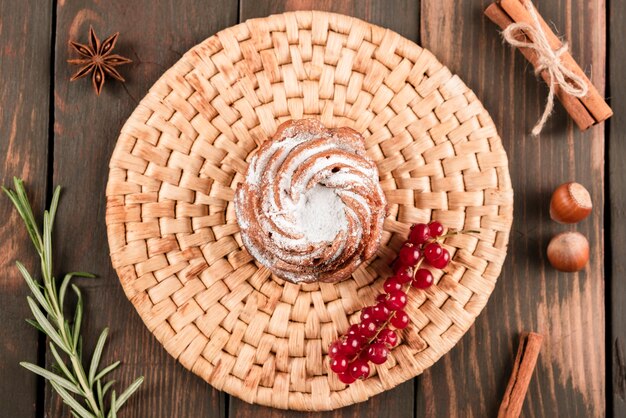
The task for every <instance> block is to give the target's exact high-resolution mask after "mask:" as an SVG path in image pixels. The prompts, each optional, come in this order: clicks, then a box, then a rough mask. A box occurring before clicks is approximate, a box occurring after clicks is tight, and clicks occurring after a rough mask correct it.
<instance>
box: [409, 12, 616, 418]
mask: <svg viewBox="0 0 626 418" xmlns="http://www.w3.org/2000/svg"><path fill="white" fill-rule="evenodd" d="M487 4H488V2H487V1H464V2H458V1H454V0H444V1H441V0H422V14H421V16H422V18H421V23H422V24H421V28H422V29H421V35H422V36H421V38H422V44H423V46H425V47H426V48H429V49H430V50H431V51H433V53H434V54H435V55H436V56H437V57H438V58H439V59H440V60H441V61H442V62H443V63H444V64H446V65H448V66H449V67H450V69H451V70H452V71H453V72H456V73H458V74H459V75H460V77H461V78H462V79H463V80H464V81H465V82H466V83H467V84H468V85H469V86H470V87H471V88H473V89H474V91H475V92H476V94H477V95H478V97H479V98H480V99H481V100H482V101H483V103H484V105H485V107H486V108H487V110H489V111H490V113H491V115H492V117H493V118H494V120H495V122H496V126H498V128H499V131H500V135H501V136H502V139H503V142H504V146H505V149H506V150H507V152H508V156H509V161H510V168H511V177H512V181H513V188H514V189H515V193H516V195H515V202H516V204H515V221H514V225H513V232H512V234H511V242H510V250H509V255H508V259H507V262H506V263H505V266H504V269H503V274H502V275H501V277H500V279H499V282H498V285H497V287H496V290H495V291H494V293H493V294H492V295H491V299H490V301H489V303H488V304H487V308H486V309H485V311H484V312H483V313H482V314H481V316H480V317H479V318H478V320H477V321H476V324H475V326H474V327H473V328H472V329H471V330H470V332H469V333H468V334H467V335H466V336H465V337H464V338H463V339H462V340H461V342H460V343H459V344H458V345H457V346H456V347H455V348H454V349H453V350H452V351H451V352H450V353H449V354H448V355H446V356H445V357H444V358H443V359H442V360H441V361H440V362H439V363H437V364H435V365H434V366H433V367H432V368H430V369H429V370H428V371H427V372H426V373H424V375H423V376H422V377H421V378H419V379H418V391H417V394H418V399H417V403H416V404H417V410H416V414H417V415H420V416H421V415H423V414H425V415H427V416H451V417H453V416H462V417H469V416H474V417H483V416H493V415H495V414H496V412H497V409H498V404H499V402H500V399H501V398H502V395H503V393H504V389H505V387H506V379H507V376H508V375H509V374H510V372H511V368H512V366H513V359H514V354H515V351H514V350H515V347H516V346H517V342H518V337H517V335H518V334H519V332H521V331H522V330H524V329H527V330H532V331H536V332H539V333H541V334H544V335H545V339H544V346H543V348H542V352H541V354H540V358H539V362H538V365H537V370H536V373H535V375H534V376H533V378H532V381H531V384H530V388H529V391H528V395H527V398H526V402H525V403H524V408H523V411H522V416H525V417H543V416H570V417H571V416H602V415H603V414H604V410H605V386H604V380H605V359H604V357H605V350H604V282H603V255H604V249H603V192H604V179H603V175H604V127H603V126H598V127H595V128H593V129H591V130H589V131H587V132H585V133H580V132H579V131H578V130H577V129H576V128H575V127H574V125H573V123H572V121H571V120H569V119H568V117H567V115H566V113H565V111H564V110H563V109H562V108H561V107H560V106H559V107H557V110H556V112H555V114H554V115H553V117H552V119H551V120H550V121H549V122H548V124H547V126H546V128H544V132H543V134H542V135H541V137H539V138H533V137H531V136H530V135H529V134H528V133H529V132H530V130H531V128H532V126H533V125H534V123H535V122H536V120H537V118H538V117H539V116H540V114H541V111H542V106H543V104H544V101H545V98H546V95H547V89H546V87H545V85H542V84H540V83H539V82H538V81H537V80H536V79H535V77H534V76H533V74H532V72H530V71H529V70H528V65H527V64H526V62H525V61H524V59H523V58H522V57H521V55H520V54H519V53H517V52H515V51H513V50H512V49H511V48H509V47H508V46H505V45H503V44H502V41H501V39H500V37H499V35H498V33H497V29H496V27H495V25H493V24H492V23H491V22H489V21H488V20H487V19H486V18H485V17H484V16H483V15H482V11H483V10H484V8H485V7H486V6H487ZM538 8H539V10H540V12H541V14H542V15H543V16H544V18H545V19H546V20H548V21H553V22H554V24H555V25H556V27H557V28H559V31H560V33H561V34H562V35H564V36H565V37H566V39H567V40H569V41H570V45H571V48H572V53H573V55H574V57H576V58H577V60H578V62H579V63H580V64H581V66H582V67H583V68H584V69H586V70H587V72H588V73H590V75H591V79H592V81H593V82H594V84H595V85H596V87H598V89H599V91H601V92H603V91H604V82H605V80H604V75H605V73H604V67H605V45H606V42H605V3H604V1H597V2H588V1H585V0H559V1H554V2H540V3H538ZM590 69H592V70H593V71H589V70H590ZM571 180H576V181H578V182H580V183H582V184H583V185H585V186H586V187H587V188H588V189H589V191H590V193H591V195H592V198H593V203H594V206H595V210H594V211H593V213H592V215H591V216H590V217H589V218H587V219H586V220H584V221H583V222H581V223H580V224H578V225H576V226H564V225H559V224H557V223H555V222H553V221H551V220H550V219H549V214H548V206H549V200H550V195H551V193H552V191H553V190H554V188H556V186H558V185H559V184H561V183H563V182H566V181H571ZM566 230H578V231H579V232H581V233H583V234H585V235H586V236H587V237H588V239H589V241H590V246H591V262H590V264H589V266H588V267H587V268H586V269H585V270H583V271H582V272H580V273H575V274H565V273H557V272H556V271H555V270H553V269H552V268H551V267H550V265H549V264H548V262H547V260H546V257H545V249H546V247H547V244H548V241H549V239H550V238H551V236H553V235H555V234H556V233H558V232H561V231H566Z"/></svg>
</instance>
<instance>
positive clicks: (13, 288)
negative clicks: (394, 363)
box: [0, 0, 626, 418]
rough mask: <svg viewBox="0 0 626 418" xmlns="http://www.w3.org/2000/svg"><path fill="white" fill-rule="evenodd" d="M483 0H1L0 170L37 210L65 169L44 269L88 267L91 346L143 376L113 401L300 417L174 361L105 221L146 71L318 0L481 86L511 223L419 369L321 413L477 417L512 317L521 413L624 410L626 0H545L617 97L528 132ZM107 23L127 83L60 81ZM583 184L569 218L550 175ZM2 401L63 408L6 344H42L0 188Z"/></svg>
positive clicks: (40, 411) (530, 81) (487, 399)
mask: <svg viewBox="0 0 626 418" xmlns="http://www.w3.org/2000/svg"><path fill="white" fill-rule="evenodd" d="M486 5H487V1H484V0H421V1H420V0H393V1H386V0H362V1H359V0H353V1H339V0H309V1H307V0H293V1H285V2H283V1H278V0H275V1H272V0H239V1H237V0H159V1H154V0H132V1H127V0H106V1H102V0H52V1H43V0H0V161H1V165H0V182H1V184H4V185H8V184H9V183H10V179H11V177H13V176H20V177H23V178H24V179H25V180H26V182H27V185H28V190H29V192H30V195H31V198H32V199H33V200H34V202H35V209H36V210H37V211H38V212H39V211H42V210H43V208H44V206H45V205H47V203H48V202H49V200H50V197H51V193H52V188H53V185H56V184H61V185H63V186H64V187H65V191H64V194H63V198H62V203H61V210H60V214H59V216H58V221H57V229H56V235H55V236H56V244H55V247H56V254H55V256H56V262H57V270H59V271H70V270H81V269H82V270H88V271H92V272H94V273H97V274H98V275H99V276H100V278H99V279H95V280H82V281H79V285H80V286H81V288H82V289H83V290H84V293H85V296H86V299H87V309H86V313H85V315H86V318H85V321H86V322H85V325H84V330H85V333H86V341H85V342H86V347H87V348H88V349H90V348H91V347H93V345H94V343H95V339H96V337H97V333H98V331H99V330H100V329H102V328H103V327H105V326H107V325H108V326H110V327H111V331H112V332H111V339H110V344H109V347H108V350H107V351H106V357H107V359H118V358H119V359H122V360H123V363H124V364H123V367H122V368H121V369H120V372H119V373H118V375H117V379H119V380H120V381H121V382H123V383H128V382H130V380H131V379H132V378H133V377H135V376H138V375H145V376H146V381H145V384H144V386H143V387H142V389H141V391H140V392H139V394H138V395H137V396H135V397H134V398H132V400H131V401H130V402H129V403H128V404H127V406H126V407H125V408H124V409H123V414H122V416H123V417H164V418H170V417H226V416H229V417H259V416H270V415H271V416H292V417H294V416H301V415H302V414H299V413H294V412H284V411H279V410H272V409H268V408H262V407H257V406H250V405H248V404H246V403H244V402H242V401H240V400H238V399H236V398H233V397H229V396H227V395H225V394H224V393H222V392H219V391H217V390H215V389H213V388H212V387H210V386H209V385H207V384H206V383H205V382H204V381H202V380H201V379H200V378H198V377H196V376H195V375H193V374H191V373H190V372H187V371H186V370H185V369H184V368H183V367H182V366H180V365H179V364H177V363H176V362H175V361H174V360H173V359H172V358H171V357H170V356H169V355H168V354H167V353H166V352H165V350H164V349H163V348H162V347H161V346H160V345H159V343H158V342H157V341H156V339H155V338H154V337H152V335H151V334H150V333H149V332H148V330H147V329H146V328H145V327H144V325H143V323H142V322H141V320H140V318H139V316H138V315H137V314H136V313H135V311H134V309H133V307H132V305H131V304H130V302H128V301H127V300H126V298H125V297H124V294H123V292H122V288H121V286H120V284H119V282H118V280H117V277H116V275H115V272H114V270H113V268H112V267H111V262H110V259H109V255H108V253H109V251H108V246H107V241H106V232H105V224H104V210H105V198H104V189H105V184H106V181H107V173H108V168H107V165H108V161H109V158H110V155H111V152H112V150H113V147H114V144H115V141H116V138H117V135H118V133H119V131H120V128H121V126H122V124H123V123H124V121H125V119H126V118H127V117H128V116H129V115H130V113H131V111H132V110H133V109H134V107H135V106H136V105H137V103H138V101H139V100H140V99H141V98H142V97H143V95H144V94H145V93H146V91H147V89H148V88H149V87H150V86H151V85H152V84H153V83H154V81H155V80H156V79H157V78H158V77H159V76H160V75H161V74H162V73H163V72H164V71H165V70H166V69H167V68H169V67H170V66H171V65H172V64H174V63H175V62H176V61H177V60H178V59H179V58H180V56H181V55H182V54H183V53H184V52H185V51H186V50H187V49H189V48H190V47H192V46H193V45H195V44H196V43H198V42H200V41H202V40H203V39H204V38H206V37H208V36H210V35H212V34H214V33H215V32H216V31H218V30H220V29H222V28H225V27H227V26H230V25H233V24H236V23H237V22H240V21H243V20H245V19H248V18H251V17H257V16H265V15H269V14H272V13H279V12H282V11H285V10H296V9H321V10H331V11H335V12H340V13H345V14H348V15H352V16H356V17H359V18H362V19H365V20H368V21H371V22H373V23H376V24H378V25H382V26H385V27H388V28H391V29H393V30H395V31H397V32H399V33H400V34H402V35H404V36H405V37H407V38H409V39H411V40H414V41H416V42H418V43H419V44H421V45H423V46H425V47H426V48H429V49H430V50H431V51H432V52H433V53H434V54H435V55H436V56H437V57H438V58H439V59H440V60H441V61H442V62H443V63H444V64H445V65H447V66H448V67H450V69H451V70H452V71H453V72H456V73H458V74H459V75H460V76H461V78H462V79H463V80H464V81H465V82H466V83H467V84H468V85H469V86H470V87H471V88H472V89H474V91H475V92H476V94H477V95H478V97H479V98H480V99H481V100H482V101H483V103H484V105H485V107H486V108H487V109H488V110H489V112H490V113H491V115H492V117H493V119H494V120H495V122H496V125H497V127H498V129H499V132H500V134H501V136H502V139H503V141H504V146H505V148H506V150H507V152H508V155H509V160H510V169H511V177H512V181H513V187H514V189H515V222H514V224H513V232H512V234H511V242H510V247H509V255H508V258H507V261H506V264H505V266H504V270H503V273H502V275H501V277H500V280H499V282H498V285H497V287H496V289H495V291H494V293H493V295H492V297H491V299H490V301H489V303H488V305H487V307H486V309H485V310H484V311H483V313H482V314H481V316H480V317H479V318H478V320H477V321H476V324H475V325H474V327H473V328H472V329H471V330H470V331H469V332H468V333H467V334H466V336H465V337H463V339H462V340H461V341H460V342H459V344H458V345H457V346H456V347H455V348H454V349H453V350H452V351H451V352H450V353H449V354H448V355H446V356H445V357H443V358H442V359H441V360H440V361H439V362H438V363H436V364H435V365H434V366H433V367H432V368H430V369H429V370H427V371H426V372H425V373H424V374H423V375H422V376H420V377H418V378H416V379H414V380H413V381H410V382H407V383H405V384H403V385H401V386H400V387H397V388H396V389H394V390H391V391H389V392H387V393H384V394H382V395H379V396H376V397H375V398H373V399H372V400H370V401H368V402H365V403H362V404H358V405H354V406H351V407H347V408H344V409H341V410H338V411H335V412H334V413H328V414H311V415H316V416H321V415H324V416H331V415H332V416H354V417H363V416H369V417H411V416H436V417H448V416H460V417H488V416H494V415H495V414H496V412H497V409H498V405H499V402H500V399H501V397H502V395H503V393H504V389H505V386H506V381H507V379H508V376H509V374H510V372H511V368H512V364H513V358H514V355H515V350H516V345H517V338H518V333H519V332H520V331H522V330H535V331H538V332H540V333H542V334H544V335H545V340H544V346H543V349H542V352H541V356H540V360H539V362H538V366H537V370H536V372H535V375H534V377H533V379H532V382H531V385H530V389H529V392H528V395H527V399H526V402H525V404H524V409H523V415H524V416H537V417H543V416H564V417H587V416H603V415H605V414H606V415H609V416H616V417H618V416H621V417H623V416H626V401H625V399H626V354H625V352H624V350H625V347H624V344H625V343H626V340H625V339H626V308H625V305H626V279H625V278H624V273H625V271H624V270H625V266H626V262H625V261H624V259H625V258H626V223H625V222H624V221H623V217H624V208H625V203H626V193H624V191H625V189H626V170H623V167H624V163H623V161H622V160H623V159H624V158H625V157H626V135H625V134H624V132H626V41H624V39H626V23H625V22H626V0H610V2H609V0H606V1H605V0H594V1H589V0H550V1H547V0H546V1H542V2H540V3H539V4H538V5H539V9H540V11H541V13H542V15H543V16H544V17H545V18H546V19H547V20H551V21H553V22H554V24H555V26H556V27H557V28H559V29H560V31H561V33H562V35H564V36H565V37H566V38H567V39H568V40H569V41H570V45H571V49H572V51H573V54H574V56H575V57H577V59H578V60H579V62H580V63H581V65H582V67H583V68H584V69H585V70H586V71H587V73H588V74H590V75H591V79H592V80H593V82H594V84H595V85H596V86H597V87H598V89H599V90H600V91H603V90H604V91H605V92H606V93H605V94H606V96H607V97H610V101H611V105H612V107H613V109H614V111H615V116H614V117H613V118H612V119H611V120H610V121H609V122H608V123H606V124H604V125H600V126H597V127H595V128H593V129H591V130H589V131H587V132H584V133H581V132H579V131H578V130H577V129H576V128H575V126H574V125H573V123H572V121H571V120H569V118H568V117H567V116H566V114H565V112H564V110H563V109H562V108H561V107H560V106H558V107H557V110H556V112H555V115H554V116H553V117H552V119H551V120H550V122H549V123H548V126H547V128H546V129H545V131H544V134H543V135H542V136H541V137H540V138H532V137H530V136H529V135H527V133H528V131H529V130H530V128H531V127H532V125H533V124H534V122H535V120H536V119H537V118H538V116H539V115H540V112H541V110H542V106H543V104H544V101H545V98H546V94H547V89H546V87H545V86H544V85H542V84H540V83H538V82H537V80H536V79H535V77H534V76H533V75H532V72H531V71H530V69H529V68H528V65H527V64H526V62H525V61H524V60H523V58H522V57H521V55H519V53H516V52H514V51H513V50H512V49H511V48H509V47H507V46H505V45H503V44H502V42H501V40H500V37H499V36H498V33H497V31H496V28H495V26H494V25H493V24H491V22H489V21H488V20H487V19H486V18H484V17H483V15H482V10H483V9H484V8H485V6H486ZM89 25H93V26H94V27H95V28H96V30H97V32H98V33H99V34H100V36H106V35H108V34H110V33H113V32H116V31H120V32H121V37H120V40H119V42H118V46H117V50H118V52H119V53H120V54H122V55H125V56H127V57H130V58H131V59H132V60H133V61H134V63H133V64H132V65H131V66H126V67H124V68H122V72H123V73H124V74H125V76H127V83H126V84H125V85H122V84H119V83H114V82H107V85H106V86H105V91H104V93H103V94H102V95H101V96H100V97H96V96H95V94H94V93H93V91H92V88H91V84H90V82H89V81H86V80H81V81H80V82H76V83H70V82H69V76H70V75H71V73H72V72H73V71H74V70H75V68H70V66H69V65H68V64H67V63H66V60H67V59H68V58H69V57H70V48H69V47H68V41H69V40H70V39H74V40H80V41H82V42H85V41H86V36H87V31H88V29H89ZM571 180H576V181H578V182H580V183H582V184H584V185H585V186H586V187H587V188H588V189H589V190H590V192H591V194H592V197H593V201H594V205H595V208H594V211H593V214H592V216H591V217H590V218H588V219H586V220H585V221H583V222H582V223H580V224H579V225H577V226H572V227H568V226H562V225H558V224H556V223H554V222H552V221H550V219H549V216H548V202H549V198H550V194H551V191H552V190H553V189H554V188H555V187H556V186H557V185H558V184H560V183H562V182H565V181H571ZM0 223H1V224H2V227H1V230H0V243H1V248H2V250H1V252H0V324H1V325H0V416H2V417H10V418H14V417H15V418H19V417H32V416H37V417H43V416H50V417H57V416H69V411H68V410H67V409H65V408H64V407H63V405H62V404H61V402H60V401H59V398H58V397H57V396H56V395H55V394H54V393H53V392H52V391H51V388H50V386H48V385H46V384H44V382H43V381H42V380H40V379H36V378H35V377H34V376H33V375H32V374H29V373H28V372H27V371H26V370H24V369H22V368H21V367H20V366H19V365H18V362H19V361H21V360H28V361H31V362H38V363H40V364H44V363H49V355H48V354H49V353H48V352H47V351H46V344H45V340H44V339H43V338H42V337H41V335H38V334H37V333H36V332H35V331H34V330H33V329H32V328H30V327H28V326H27V325H26V323H25V322H24V318H26V317H29V311H28V307H27V305H26V301H25V296H26V295H27V294H28V291H27V287H26V285H25V284H24V283H23V281H22V278H21V277H20V276H19V274H18V271H17V270H16V268H15V266H14V261H15V260H22V261H24V262H25V263H26V264H27V266H28V267H29V268H31V270H32V271H35V269H36V268H37V265H36V263H35V261H36V260H35V255H34V251H33V250H32V249H31V247H30V245H29V243H28V241H27V236H26V233H25V230H24V228H23V227H22V224H21V221H20V220H19V219H18V216H17V214H16V212H15V211H14V210H13V209H12V207H10V205H9V202H8V199H6V198H2V199H0ZM574 229H575V230H578V231H580V232H582V233H584V234H585V235H586V236H587V237H588V238H589V241H590V244H591V263H590V264H589V266H588V267H587V268H586V269H585V270H584V271H582V272H580V273H576V274H560V273H557V272H556V271H555V270H553V269H552V268H550V266H549V265H548V264H547V260H546V257H545V248H546V245H547V242H548V240H549V239H550V237H551V236H552V235H553V234H555V233H557V232H560V231H565V230H574Z"/></svg>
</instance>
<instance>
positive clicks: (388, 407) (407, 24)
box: [229, 0, 419, 418]
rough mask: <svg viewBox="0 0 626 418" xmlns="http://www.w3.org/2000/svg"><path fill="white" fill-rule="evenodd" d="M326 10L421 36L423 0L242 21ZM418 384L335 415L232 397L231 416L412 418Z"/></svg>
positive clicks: (280, 5)
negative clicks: (285, 409) (304, 411)
mask: <svg viewBox="0 0 626 418" xmlns="http://www.w3.org/2000/svg"><path fill="white" fill-rule="evenodd" d="M311 9H313V10H323V11H330V12H335V13H343V14H346V15H350V16H354V17H358V18H360V19H364V20H367V21H369V22H371V23H374V24H377V25H380V26H383V27H387V28H390V29H392V30H395V31H396V32H398V33H400V34H401V35H403V36H405V37H406V38H408V39H411V40H413V41H417V36H418V33H419V0H393V1H387V0H367V1H356V0H355V1H341V2H338V1H332V0H290V1H271V0H261V1H259V0H242V1H241V8H240V16H239V18H240V21H244V20H246V19H250V18H253V17H263V16H267V15H271V14H274V13H282V12H285V11H291V10H311ZM414 398H415V395H414V383H413V382H412V381H409V382H406V383H404V384H402V385H400V386H398V387H396V388H395V389H393V390H391V391H387V392H385V393H383V394H381V395H378V396H375V397H374V398H372V399H370V400H369V401H367V402H364V403H360V404H356V405H352V406H349V407H346V408H343V409H340V410H337V411H333V412H320V413H309V414H306V413H299V412H292V411H281V410H274V409H269V408H262V407H258V406H251V405H249V404H247V403H245V402H243V401H241V400H239V399H237V398H233V397H231V398H230V409H229V416H230V417H237V418H239V417H242V418H243V417H254V416H271V417H287V416H289V417H301V416H302V417H304V416H311V417H313V416H315V417H322V416H323V417H339V416H342V417H343V416H354V417H356V416H358V417H394V418H395V417H398V418H401V417H412V416H413V402H414Z"/></svg>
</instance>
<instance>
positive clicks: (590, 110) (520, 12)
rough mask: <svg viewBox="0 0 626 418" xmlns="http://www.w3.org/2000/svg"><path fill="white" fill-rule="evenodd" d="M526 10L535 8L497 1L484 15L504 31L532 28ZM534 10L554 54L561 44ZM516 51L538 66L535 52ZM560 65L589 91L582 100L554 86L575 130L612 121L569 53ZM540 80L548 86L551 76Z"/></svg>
mask: <svg viewBox="0 0 626 418" xmlns="http://www.w3.org/2000/svg"><path fill="white" fill-rule="evenodd" d="M529 7H530V8H534V5H533V4H532V2H531V1H530V0H499V1H497V2H495V3H492V4H490V5H489V6H488V7H487V9H485V15H486V16H487V17H488V18H489V19H490V20H491V21H492V22H493V23H495V24H496V25H498V26H499V27H500V28H501V29H503V30H504V29H506V28H507V27H508V26H509V25H511V24H513V23H520V22H523V23H526V24H528V25H533V24H534V19H533V18H532V16H531V14H530V12H529V10H528V8H529ZM534 10H535V12H536V13H537V16H538V20H539V24H540V27H541V29H542V30H543V32H544V33H545V35H546V37H547V39H548V42H549V44H550V47H551V48H552V49H553V50H555V51H556V50H559V49H560V48H561V47H563V43H562V42H561V40H560V39H559V38H558V37H557V36H556V35H555V34H554V32H553V31H552V29H550V27H549V26H548V24H547V23H546V22H545V20H544V19H543V18H542V17H541V15H539V12H538V11H537V10H536V8H534ZM518 40H520V41H528V42H534V41H535V40H534V39H532V38H531V37H530V36H529V35H528V34H524V33H520V35H519V37H518ZM519 50H520V52H521V53H522V55H524V57H525V58H526V59H527V60H528V61H529V62H530V63H531V64H532V65H533V67H534V68H537V67H538V66H539V62H540V57H539V55H538V53H537V51H535V50H533V49H531V48H519ZM561 61H562V63H563V64H564V65H565V66H566V67H567V68H568V69H570V70H572V71H573V72H574V73H575V74H576V75H578V76H580V77H581V78H582V79H583V80H584V81H585V83H586V85H587V87H588V93H587V94H586V95H585V96H584V97H581V98H578V97H574V96H572V95H569V94H567V93H565V92H564V91H563V90H562V89H561V88H560V87H559V85H558V84H556V85H555V86H554V89H555V95H556V96H557V97H558V99H559V100H560V101H561V103H562V104H563V107H564V108H565V110H567V113H569V115H570V116H571V117H572V119H574V121H575V122H576V124H577V125H578V127H579V128H580V129H581V130H583V131H584V130H585V129H588V128H589V127H591V126H593V125H595V124H597V123H600V122H603V121H605V120H606V119H608V118H609V117H611V115H613V111H612V110H611V108H610V107H609V105H608V104H607V103H606V102H605V101H604V98H603V97H602V96H601V95H600V93H599V92H598V90H597V89H596V88H595V87H594V86H593V84H591V81H590V80H589V78H588V77H587V76H586V75H585V73H584V71H583V70H582V68H581V67H580V65H578V63H577V62H576V61H575V60H574V58H573V57H572V55H571V54H570V53H569V51H566V52H564V53H563V55H562V56H561ZM541 77H542V78H543V80H544V81H545V82H546V84H548V85H550V81H551V80H550V74H549V73H548V71H547V70H543V71H541Z"/></svg>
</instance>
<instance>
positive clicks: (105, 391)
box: [102, 380, 115, 395]
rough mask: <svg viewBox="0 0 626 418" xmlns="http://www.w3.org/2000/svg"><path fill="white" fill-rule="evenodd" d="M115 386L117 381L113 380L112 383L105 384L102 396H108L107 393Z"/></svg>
mask: <svg viewBox="0 0 626 418" xmlns="http://www.w3.org/2000/svg"><path fill="white" fill-rule="evenodd" d="M113 384H115V380H111V381H110V382H106V383H105V384H104V386H102V395H106V394H107V392H108V391H109V389H111V386H113Z"/></svg>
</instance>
